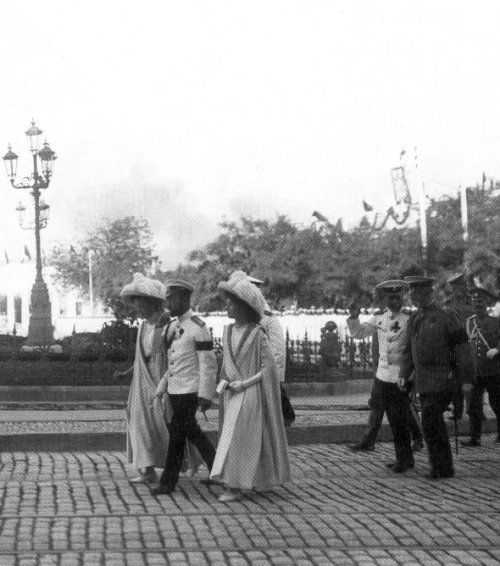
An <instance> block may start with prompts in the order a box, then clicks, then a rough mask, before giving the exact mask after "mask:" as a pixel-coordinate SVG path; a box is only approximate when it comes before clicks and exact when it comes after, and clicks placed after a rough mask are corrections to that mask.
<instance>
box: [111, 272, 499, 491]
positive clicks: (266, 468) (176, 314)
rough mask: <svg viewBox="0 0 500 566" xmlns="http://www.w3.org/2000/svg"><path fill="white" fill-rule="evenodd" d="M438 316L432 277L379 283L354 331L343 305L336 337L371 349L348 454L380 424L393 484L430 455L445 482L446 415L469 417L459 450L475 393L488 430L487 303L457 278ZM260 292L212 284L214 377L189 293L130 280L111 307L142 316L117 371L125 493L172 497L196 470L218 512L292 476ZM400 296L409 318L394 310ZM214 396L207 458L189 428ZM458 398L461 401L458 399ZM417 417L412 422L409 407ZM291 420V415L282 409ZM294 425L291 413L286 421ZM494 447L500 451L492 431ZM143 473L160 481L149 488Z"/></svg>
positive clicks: (490, 353)
mask: <svg viewBox="0 0 500 566" xmlns="http://www.w3.org/2000/svg"><path fill="white" fill-rule="evenodd" d="M449 283H450V285H451V286H452V287H453V288H454V293H453V295H452V297H451V300H450V301H449V302H448V304H447V305H445V306H444V307H442V306H440V305H439V304H438V303H437V301H436V297H435V292H434V285H435V280H434V279H432V278H430V277H427V276H424V275H412V276H407V277H404V278H403V279H393V280H388V281H383V282H381V283H380V284H379V285H378V286H377V288H376V291H377V294H378V295H379V296H380V297H382V301H383V308H381V309H380V310H379V311H376V312H375V313H374V314H373V315H372V316H371V318H370V319H369V320H367V321H366V322H363V323H361V322H360V321H359V314H360V310H359V308H358V307H357V306H356V305H355V304H352V305H351V307H350V309H349V316H348V318H347V326H348V329H349V333H350V335H351V336H352V337H353V338H355V339H363V338H366V337H368V336H370V337H372V338H373V340H374V342H375V343H376V349H377V351H378V362H377V367H376V375H375V378H374V382H373V387H372V392H371V398H370V415H369V419H368V426H367V429H366V432H365V434H364V435H363V438H362V439H361V440H360V442H358V443H357V444H355V445H353V446H352V447H351V448H352V449H353V450H354V451H356V452H362V451H365V450H366V451H372V450H374V446H375V441H376V438H377V433H378V430H379V428H380V425H381V423H382V420H383V416H384V414H387V418H388V421H389V424H390V426H391V429H392V433H393V437H394V448H395V460H394V461H393V462H389V463H388V467H389V468H390V470H392V471H393V472H394V473H403V472H405V471H406V470H408V469H411V468H413V467H414V466H415V460H414V452H416V451H418V450H422V449H423V448H424V440H425V444H426V445H427V449H428V453H429V471H428V473H427V477H428V478H429V479H441V478H451V477H453V476H454V473H455V472H454V467H453V457H452V451H451V447H450V440H449V437H448V431H447V426H446V423H445V420H444V412H445V411H446V410H447V409H448V407H449V406H450V404H452V405H453V410H454V412H455V413H454V418H455V419H458V418H461V417H462V413H463V412H464V406H466V407H467V413H468V414H469V419H470V432H471V435H470V439H469V440H467V441H465V442H463V444H464V445H465V446H468V447H477V446H480V443H481V440H480V437H481V426H482V420H483V414H482V411H483V394H484V392H485V391H487V392H488V396H489V401H490V404H491V407H492V409H493V411H494V413H495V415H496V417H497V426H498V423H499V422H500V419H499V417H500V320H499V319H498V318H495V317H491V316H489V314H488V311H487V307H488V302H489V301H491V300H492V299H493V298H494V297H493V295H492V294H491V293H489V292H488V291H486V290H485V289H482V288H479V287H473V288H467V285H466V280H465V276H464V275H463V274H458V275H457V276H455V277H453V278H452V279H451V280H450V281H449ZM261 284H262V281H259V280H258V279H255V278H252V277H250V276H248V275H247V274H246V273H244V272H242V271H236V272H234V273H233V274H232V275H231V277H230V278H229V279H228V280H227V281H223V282H221V283H219V290H220V292H221V294H222V296H223V297H224V299H225V302H226V308H227V313H228V316H229V318H230V319H233V320H234V322H233V323H231V324H229V325H228V326H226V327H225V329H224V335H223V356H222V367H221V368H220V369H219V368H218V364H217V360H216V357H215V354H214V350H213V343H212V337H211V334H210V331H209V329H208V328H207V326H206V324H205V322H204V321H203V320H202V319H201V318H199V317H198V316H196V315H195V314H194V313H193V311H192V309H191V294H192V292H193V290H194V289H193V286H192V285H191V284H190V283H189V282H187V281H183V280H180V279H176V280H170V281H167V282H166V284H165V285H164V284H162V283H161V282H159V281H156V280H154V279H150V278H148V277H145V276H144V275H142V274H135V275H134V279H133V281H132V282H131V283H130V284H129V285H126V286H125V288H124V289H123V291H122V293H121V296H122V299H123V300H124V301H126V302H128V303H129V304H130V305H132V306H133V307H134V309H135V310H136V311H137V314H138V315H139V317H140V318H141V319H142V323H141V325H140V329H139V333H138V339H137V345H136V355H135V362H134V365H133V367H131V368H130V369H129V370H127V371H126V372H117V375H116V377H117V378H123V377H126V376H127V375H129V376H131V377H132V381H131V387H130V393H129V400H128V407H127V423H128V427H127V455H128V462H129V463H130V464H131V465H132V467H133V468H134V470H136V471H137V472H138V475H136V476H134V477H132V478H131V480H130V481H131V482H134V483H145V484H148V485H150V486H151V490H152V493H154V494H156V495H165V494H170V493H172V492H173V491H174V490H175V489H176V486H177V484H178V481H179V477H180V475H181V474H185V475H188V476H193V475H194V474H196V473H197V472H198V468H199V467H200V465H201V464H202V463H205V465H206V468H207V469H208V472H209V475H208V479H205V480H203V481H205V483H207V484H208V485H211V486H212V485H213V486H221V487H222V492H221V493H220V495H219V500H220V501H226V502H227V501H235V500H239V499H241V498H242V497H244V495H245V493H246V492H247V491H248V490H256V491H264V490H267V489H270V488H273V487H276V486H279V485H282V484H283V483H284V482H286V481H288V480H289V479H290V465H289V457H288V446H287V438H286V433H285V425H288V424H290V422H291V421H290V420H288V421H287V414H285V415H284V412H283V411H284V404H283V396H284V398H285V400H286V394H285V395H284V388H283V381H284V379H285V351H286V346H285V340H284V334H283V329H282V328H281V325H280V323H279V321H278V320H277V319H276V317H274V316H273V315H272V313H271V312H270V310H269V306H268V305H267V303H266V301H265V298H264V296H263V294H262V292H261V288H260V287H261ZM408 291H409V293H410V298H411V301H412V303H413V305H414V306H415V307H416V308H417V310H416V311H407V310H406V309H405V308H404V307H403V304H404V300H403V297H404V294H405V293H406V292H408ZM216 393H217V395H218V399H219V403H218V404H219V435H218V443H217V447H214V446H213V445H212V443H211V441H210V439H209V438H208V437H207V435H206V434H205V433H204V432H203V430H202V429H201V428H200V426H199V423H198V420H197V418H196V414H197V411H198V410H200V411H201V412H202V413H205V412H206V411H207V410H208V409H209V408H210V407H211V404H212V399H213V398H214V397H215V394H216ZM464 400H465V401H464ZM418 405H420V407H421V417H420V415H419V412H418V410H417V406H418ZM290 410H291V411H292V412H293V409H291V407H290ZM291 420H293V415H292V417H291ZM497 442H500V429H499V430H498V437H497ZM155 468H162V469H163V471H162V473H161V475H160V477H159V478H157V475H156V470H155Z"/></svg>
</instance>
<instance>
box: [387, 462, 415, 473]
mask: <svg viewBox="0 0 500 566" xmlns="http://www.w3.org/2000/svg"><path fill="white" fill-rule="evenodd" d="M414 467H415V462H411V461H410V462H397V463H396V465H395V466H392V467H391V468H389V469H390V470H391V472H395V473H396V474H402V473H403V472H406V470H411V469H412V468H414Z"/></svg>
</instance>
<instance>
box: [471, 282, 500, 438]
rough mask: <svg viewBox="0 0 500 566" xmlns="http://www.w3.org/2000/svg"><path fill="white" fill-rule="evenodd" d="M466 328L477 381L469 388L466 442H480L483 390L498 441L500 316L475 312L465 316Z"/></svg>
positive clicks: (499, 436)
mask: <svg viewBox="0 0 500 566" xmlns="http://www.w3.org/2000/svg"><path fill="white" fill-rule="evenodd" d="M475 292H477V293H478V294H480V293H481V290H480V291H475V290H472V291H471V294H472V296H474V293H475ZM466 329H467V335H468V337H469V340H470V341H471V343H472V344H473V346H474V352H475V355H476V383H475V385H474V386H473V388H472V393H471V399H470V409H469V422H470V434H471V440H470V442H469V443H468V445H469V446H478V445H479V444H480V439H481V424H482V412H483V394H484V391H485V390H486V391H487V392H488V397H489V402H490V406H491V408H492V409H493V412H494V413H495V416H496V418H497V433H498V436H497V442H500V320H499V319H498V318H495V317H493V316H489V315H488V314H487V313H486V312H485V313H484V315H483V316H481V315H477V314H475V315H473V316H471V317H470V318H469V319H467V323H466ZM494 350H496V353H495V352H494ZM488 351H492V355H493V357H492V358H491V359H490V358H489V357H488V356H487V355H486V353H487V352H488Z"/></svg>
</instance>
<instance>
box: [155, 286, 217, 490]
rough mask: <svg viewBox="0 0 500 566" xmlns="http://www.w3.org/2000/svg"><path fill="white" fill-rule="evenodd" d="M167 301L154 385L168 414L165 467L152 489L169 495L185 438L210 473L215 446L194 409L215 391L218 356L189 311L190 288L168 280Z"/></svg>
mask: <svg viewBox="0 0 500 566" xmlns="http://www.w3.org/2000/svg"><path fill="white" fill-rule="evenodd" d="M166 287H167V294H166V304H167V308H168V309H169V311H170V314H171V315H172V316H173V317H176V319H175V320H174V321H173V322H172V324H171V325H170V327H169V328H168V331H167V332H166V335H165V340H166V350H167V357H168V367H167V371H166V372H165V374H164V376H163V377H162V379H161V381H160V383H159V384H158V387H157V389H156V396H157V397H158V398H161V397H162V396H163V395H164V394H165V393H168V399H169V402H170V405H171V409H172V416H171V419H170V421H169V423H168V431H169V433H170V439H169V444H168V450H167V455H166V459H165V468H164V470H163V473H162V474H161V477H160V481H159V484H158V485H157V486H156V487H155V488H154V489H153V493H155V494H157V495H160V494H170V493H172V492H173V491H174V489H175V487H176V485H177V482H178V481H179V473H180V471H181V467H182V461H183V455H184V450H185V444H186V440H189V441H190V442H191V443H192V444H193V445H194V446H195V447H196V448H197V450H198V452H199V453H200V455H201V457H202V458H203V460H204V461H205V464H206V466H207V468H208V470H209V471H210V470H211V469H212V464H213V460H214V456H215V448H214V447H213V446H212V443H211V442H210V440H209V439H208V437H207V436H206V434H205V433H204V432H203V431H202V430H201V428H200V426H199V424H198V422H197V420H196V411H197V409H198V408H199V409H200V410H201V411H202V412H203V413H205V412H206V411H207V410H208V409H209V408H210V406H211V403H212V397H213V396H214V393H215V380H216V375H217V360H216V357H215V353H214V351H213V342H212V336H211V334H210V331H209V329H208V328H207V326H206V324H205V322H204V321H203V320H202V319H201V318H199V317H198V316H195V315H194V313H193V311H192V310H191V294H192V292H193V290H194V288H193V286H192V285H191V284H190V283H188V282H186V281H183V280H181V279H172V280H170V281H167V283H166Z"/></svg>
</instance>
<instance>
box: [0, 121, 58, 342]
mask: <svg viewBox="0 0 500 566" xmlns="http://www.w3.org/2000/svg"><path fill="white" fill-rule="evenodd" d="M41 134H42V130H40V128H39V127H38V126H37V125H36V124H35V122H34V121H32V122H31V127H30V128H29V129H28V130H27V131H26V136H27V137H28V143H29V149H30V151H31V153H32V155H33V172H32V173H31V175H30V176H29V177H24V178H23V179H22V181H21V182H20V183H16V182H15V179H16V173H17V159H18V157H17V155H16V154H15V153H14V152H13V151H12V148H11V147H10V145H9V147H8V150H7V153H6V154H5V155H4V156H3V160H4V165H5V169H6V171H7V177H8V178H9V179H10V182H11V184H12V186H13V187H14V188H15V189H28V190H30V191H31V194H32V195H33V199H34V201H35V220H34V222H33V223H31V224H29V225H28V224H25V223H24V214H25V212H26V208H25V207H24V206H23V205H22V204H21V203H19V206H18V207H17V208H16V210H17V212H18V214H19V221H20V225H21V227H22V228H24V229H28V230H31V229H33V230H34V231H35V243H36V278H35V283H34V285H33V288H32V290H31V316H30V323H29V329H28V340H27V342H26V344H27V345H29V346H35V345H42V346H43V345H48V344H51V343H52V342H53V335H54V334H53V328H52V318H51V307H50V299H49V292H48V289H47V285H46V284H45V281H44V280H43V276H42V254H41V244H40V230H41V229H42V228H45V227H46V226H47V220H48V210H49V206H48V204H45V203H44V202H43V200H41V199H40V196H41V192H40V191H41V190H42V189H46V188H48V186H49V184H50V179H51V177H52V168H53V166H54V161H55V160H56V154H55V152H54V151H52V149H51V148H50V146H49V144H48V143H47V142H45V143H44V144H43V147H42V149H39V147H40V142H39V140H40V135H41ZM38 159H40V169H41V170H39V164H38Z"/></svg>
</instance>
